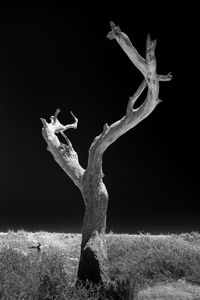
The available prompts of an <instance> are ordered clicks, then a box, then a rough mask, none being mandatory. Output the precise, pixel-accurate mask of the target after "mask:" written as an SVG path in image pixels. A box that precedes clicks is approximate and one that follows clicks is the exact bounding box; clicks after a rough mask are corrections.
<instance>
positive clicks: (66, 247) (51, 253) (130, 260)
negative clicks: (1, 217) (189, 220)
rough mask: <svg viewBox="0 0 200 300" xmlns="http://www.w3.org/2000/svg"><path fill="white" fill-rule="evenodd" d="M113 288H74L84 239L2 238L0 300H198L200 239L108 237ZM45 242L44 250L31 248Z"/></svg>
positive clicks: (51, 235) (69, 236)
mask: <svg viewBox="0 0 200 300" xmlns="http://www.w3.org/2000/svg"><path fill="white" fill-rule="evenodd" d="M106 239H107V247H108V264H109V274H110V278H111V282H112V284H111V286H110V287H109V288H107V289H105V288H103V287H101V286H92V285H89V284H88V287H83V286H82V285H81V284H80V285H79V286H75V281H76V273H77V267H78V262H79V256H80V243H81V235H80V234H71V233H68V234H66V233H48V232H35V233H32V232H26V231H24V230H20V231H18V232H14V231H11V230H9V231H8V232H6V233H0V299H5V300H7V299H8V300H12V299H13V300H14V299H20V300H22V299H27V300H28V299H30V300H36V299H37V300H45V299H46V300H47V299H57V300H64V299H71V300H78V299H82V300H84V299H90V300H92V299H94V300H95V299H96V300H97V299H110V300H111V299H128V300H129V299H138V300H151V299H165V300H167V299H170V300H171V299H177V300H179V299H181V300H184V299H185V300H186V299H193V300H197V299H200V234H199V233H197V232H192V233H184V234H180V235H151V234H139V235H129V234H113V233H112V232H111V233H109V234H107V235H106ZM38 242H39V243H41V245H42V246H41V251H39V252H38V251H37V249H30V248H29V247H31V246H33V245H37V243H38Z"/></svg>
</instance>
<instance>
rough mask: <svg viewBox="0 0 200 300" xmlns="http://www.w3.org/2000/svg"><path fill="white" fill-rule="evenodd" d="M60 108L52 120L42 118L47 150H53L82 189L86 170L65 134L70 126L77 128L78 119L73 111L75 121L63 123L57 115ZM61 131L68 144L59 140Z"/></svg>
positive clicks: (59, 162)
mask: <svg viewBox="0 0 200 300" xmlns="http://www.w3.org/2000/svg"><path fill="white" fill-rule="evenodd" d="M59 112H60V110H59V109H57V110H56V112H55V114H54V116H51V117H50V120H51V122H50V123H47V121H46V120H45V119H43V118H41V121H42V123H43V128H42V134H43V137H44V139H45V141H46V142H47V144H48V147H47V150H49V151H50V152H51V154H52V155H53V157H54V159H55V161H56V162H57V163H58V164H59V165H60V166H61V168H62V169H63V170H64V171H65V172H66V173H67V175H68V176H69V177H70V178H71V179H72V180H73V182H74V183H75V184H76V186H78V188H79V189H80V190H81V191H82V177H83V174H84V172H85V170H84V169H83V168H82V167H81V165H80V164H79V161H78V155H77V153H76V152H75V151H74V149H73V147H72V143H71V142H70V140H69V138H68V137H67V136H66V135H65V134H64V131H65V130H67V129H70V128H74V129H76V128H77V124H78V119H77V118H76V117H75V116H74V114H73V113H72V112H71V115H72V116H73V117H74V120H75V121H74V123H73V124H69V125H62V124H61V123H60V122H59V120H58V118H57V116H58V114H59ZM59 132H60V133H61V134H62V136H63V137H64V138H65V140H66V142H67V145H66V144H63V143H61V142H60V141H59V139H58V137H57V135H56V134H57V133H59Z"/></svg>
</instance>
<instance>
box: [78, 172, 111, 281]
mask: <svg viewBox="0 0 200 300" xmlns="http://www.w3.org/2000/svg"><path fill="white" fill-rule="evenodd" d="M82 184H83V192H82V193H83V198H84V201H85V214H84V220H83V229H82V243H81V255H80V262H79V267H78V276H77V278H78V280H81V281H82V282H84V283H86V281H87V280H89V281H91V282H93V283H99V282H101V283H102V284H107V282H108V268H107V247H106V240H105V230H106V212H107V205H108V193H107V190H106V187H105V185H104V183H103V181H102V179H101V178H99V176H98V171H97V172H94V173H91V172H90V171H89V172H88V171H86V172H85V174H84V176H83V181H82Z"/></svg>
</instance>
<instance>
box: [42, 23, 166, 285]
mask: <svg viewBox="0 0 200 300" xmlns="http://www.w3.org/2000/svg"><path fill="white" fill-rule="evenodd" d="M111 29H112V31H111V32H109V34H108V37H109V38H110V39H115V40H116V41H117V42H118V43H119V45H120V46H121V48H122V49H123V50H124V51H125V53H126V54H127V55H128V57H129V58H130V60H131V61H132V63H133V64H134V65H135V66H136V67H137V68H138V69H139V70H140V71H141V73H142V74H143V75H144V80H143V82H142V83H141V85H140V86H139V88H138V89H137V91H136V92H135V94H134V95H133V96H132V97H130V99H129V101H128V105H127V109H126V114H125V116H124V117H123V118H122V119H121V120H119V121H117V122H115V123H113V124H111V125H110V126H108V125H107V124H105V125H104V127H103V131H102V133H101V134H100V135H99V136H97V137H96V138H95V139H94V141H93V143H92V145H91V147H90V149H89V155H88V165H87V169H86V170H84V169H83V168H82V167H81V165H80V164H79V161H78V155H77V153H76V152H75V151H74V149H73V147H72V143H71V142H70V140H69V139H68V137H67V136H66V135H65V134H64V131H65V130H67V129H70V128H74V129H76V128H77V124H78V119H77V118H76V117H75V116H74V115H73V113H72V116H73V117H74V119H75V122H74V123H73V124H70V125H62V124H61V123H60V122H59V120H58V118H57V116H58V113H59V109H57V110H56V112H55V114H54V116H51V117H50V119H51V122H50V123H47V122H46V120H45V119H41V121H42V122H43V129H42V134H43V137H44V139H45V140H46V142H47V144H48V147H47V149H48V150H49V151H50V152H51V154H52V155H53V157H54V159H55V160H56V162H57V163H58V164H59V165H60V166H61V168H62V169H63V170H64V171H65V172H66V174H67V175H68V176H69V177H70V178H71V179H72V181H73V182H74V184H75V185H76V186H77V187H78V188H79V189H80V191H81V193H82V196H83V199H84V202H85V214H84V221H83V230H82V243H81V255H80V262H79V268H78V276H77V279H78V280H81V281H83V282H84V283H85V282H86V281H87V280H89V281H91V282H93V283H99V282H101V283H102V284H106V283H108V281H109V278H108V268H107V248H106V240H105V230H106V213H107V205H108V193H107V190H106V187H105V185H104V183H103V180H102V178H103V172H102V157H103V153H104V151H105V150H106V149H107V148H108V147H109V146H110V145H111V144H112V143H113V142H115V141H116V140H117V139H118V138H119V137H120V136H121V135H123V134H124V133H126V132H127V131H128V130H130V129H131V128H133V127H135V126H136V125H137V124H138V123H139V122H141V121H142V120H143V119H145V118H146V117H147V116H148V115H149V114H150V113H151V112H152V111H153V110H154V108H155V107H156V106H157V104H158V103H160V100H159V98H158V94H159V81H169V80H170V79H171V75H170V74H168V75H157V73H156V59H155V47H156V41H151V40H150V37H149V36H148V37H147V45H146V59H144V58H142V57H141V56H140V55H139V53H138V52H137V50H136V49H135V48H134V47H133V45H132V44H131V42H130V40H129V38H128V36H127V35H126V34H125V33H123V32H121V30H120V28H119V27H116V26H115V25H114V23H113V22H111ZM145 87H148V92H147V97H146V99H145V101H144V102H143V104H142V105H141V106H140V107H138V108H137V109H134V108H133V106H134V103H135V102H136V101H137V99H138V97H139V96H140V95H141V93H142V92H143V91H144V89H145ZM114 104H115V103H114V101H113V105H114ZM57 133H61V134H62V135H63V137H64V138H65V140H66V142H67V144H63V143H61V142H60V141H59V139H58V137H57V135H56V134H57Z"/></svg>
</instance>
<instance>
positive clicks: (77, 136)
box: [0, 1, 200, 233]
mask: <svg viewBox="0 0 200 300" xmlns="http://www.w3.org/2000/svg"><path fill="white" fill-rule="evenodd" d="M110 20H112V21H114V22H115V24H116V25H119V26H120V28H121V30H122V31H123V32H125V33H126V34H128V35H129V37H130V39H131V41H132V43H133V44H134V46H135V47H136V48H137V50H138V51H139V52H140V54H141V55H143V56H144V54H145V43H146V36H147V34H148V33H150V34H151V37H152V38H153V39H157V49H156V58H157V64H158V67H157V69H158V73H159V74H167V73H168V72H172V75H173V80H172V81H171V82H163V83H162V82H161V84H160V98H161V99H162V100H163V102H162V103H161V104H159V105H158V106H157V107H156V109H155V111H154V112H153V113H152V114H151V115H150V116H149V117H148V118H147V119H145V120H144V121H143V122H142V123H140V124H139V125H137V126H136V127H135V128H134V129H132V130H131V131H129V132H128V133H126V135H124V136H122V137H121V138H120V139H119V140H118V141H116V142H115V143H114V144H113V145H112V146H111V147H110V148H109V149H108V150H107V152H106V153H105V155H104V165H103V169H104V173H105V177H104V178H105V180H104V182H105V184H106V186H107V189H108V192H109V208H108V214H107V216H108V217H107V220H108V221H107V224H108V225H107V228H108V231H109V230H110V229H112V230H113V231H114V232H129V233H137V232H138V231H144V232H151V233H168V232H189V231H192V230H194V231H199V230H200V228H199V227H200V222H199V211H198V205H199V193H198V190H199V177H198V173H199V172H198V171H199V168H198V164H199V146H198V142H199V114H198V102H199V92H198V91H197V90H198V89H199V80H198V77H199V75H197V72H198V65H199V46H197V43H198V39H199V37H198V36H199V33H198V32H197V21H198V19H197V17H196V13H195V8H191V7H186V6H181V7H177V8H176V7H174V5H173V4H171V3H170V2H167V3H165V4H164V3H163V2H162V4H160V6H159V5H156V7H153V6H152V7H151V6H150V4H148V5H146V4H145V3H141V5H139V4H138V6H134V7H131V5H130V4H128V3H127V4H126V3H125V2H124V3H123V6H122V5H116V4H114V5H112V4H110V5H108V4H107V5H105V6H104V5H103V4H102V6H98V5H97V4H95V5H94V7H91V6H89V5H88V7H87V6H85V7H84V8H83V7H80V6H78V5H77V7H75V5H74V7H73V8H72V7H69V6H68V5H67V4H65V5H63V4H59V3H58V2H48V3H47V2H42V1H41V2H40V4H36V3H34V2H26V4H16V3H8V2H7V3H6V4H4V5H1V9H0V103H1V106H0V111H1V118H0V124H1V125H0V126H1V127H0V128H1V146H0V165H1V173H0V231H6V230H8V229H14V230H17V229H22V228H24V229H25V230H30V231H35V230H48V231H57V232H64V231H65V232H81V224H82V219H83V213H84V205H83V201H82V198H81V194H80V192H79V190H78V189H77V188H76V186H74V184H73V182H72V181H71V180H70V179H69V178H68V177H67V176H66V175H65V173H64V172H63V171H62V169H61V168H60V167H59V166H58V165H57V164H56V163H55V161H54V160H53V158H52V156H51V154H50V153H49V152H47V151H46V143H45V141H44V139H43V137H42V135H41V129H42V123H41V121H40V118H41V117H43V118H46V119H47V120H49V117H50V116H51V115H52V114H53V113H54V112H55V110H56V108H57V107H59V108H60V109H61V113H60V120H61V122H63V123H70V122H72V121H73V119H72V117H71V115H70V110H72V111H73V112H74V114H75V115H76V116H77V117H78V119H79V124H78V129H77V130H76V131H74V130H71V131H70V132H69V134H68V136H69V138H70V139H71V141H72V143H73V146H74V148H75V150H76V151H77V152H78V154H79V159H80V162H81V164H82V166H83V167H84V168H85V167H86V164H87V152H88V148H89V146H90V144H91V142H92V141H93V139H94V138H95V136H97V135H98V134H100V132H101V130H102V126H103V125H104V123H108V124H111V123H113V122H114V121H117V120H118V119H120V118H121V117H122V116H123V115H124V113H125V110H126V105H127V101H128V98H129V96H131V95H132V94H133V93H134V91H135V90H136V89H137V87H138V86H139V84H140V83H141V81H142V80H143V78H142V75H141V74H140V73H139V71H138V70H137V69H136V68H135V67H134V66H133V65H132V63H131V62H130V61H129V59H128V57H127V56H126V55H125V53H124V52H123V51H122V50H121V49H120V47H119V46H118V44H117V43H116V41H110V40H108V39H107V38H106V35H107V33H108V32H109V31H110V25H109V21H110ZM145 93H146V91H145V92H144V94H143V95H142V97H141V100H140V101H139V102H138V105H139V104H140V103H141V101H142V100H143V99H144V97H145Z"/></svg>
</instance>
